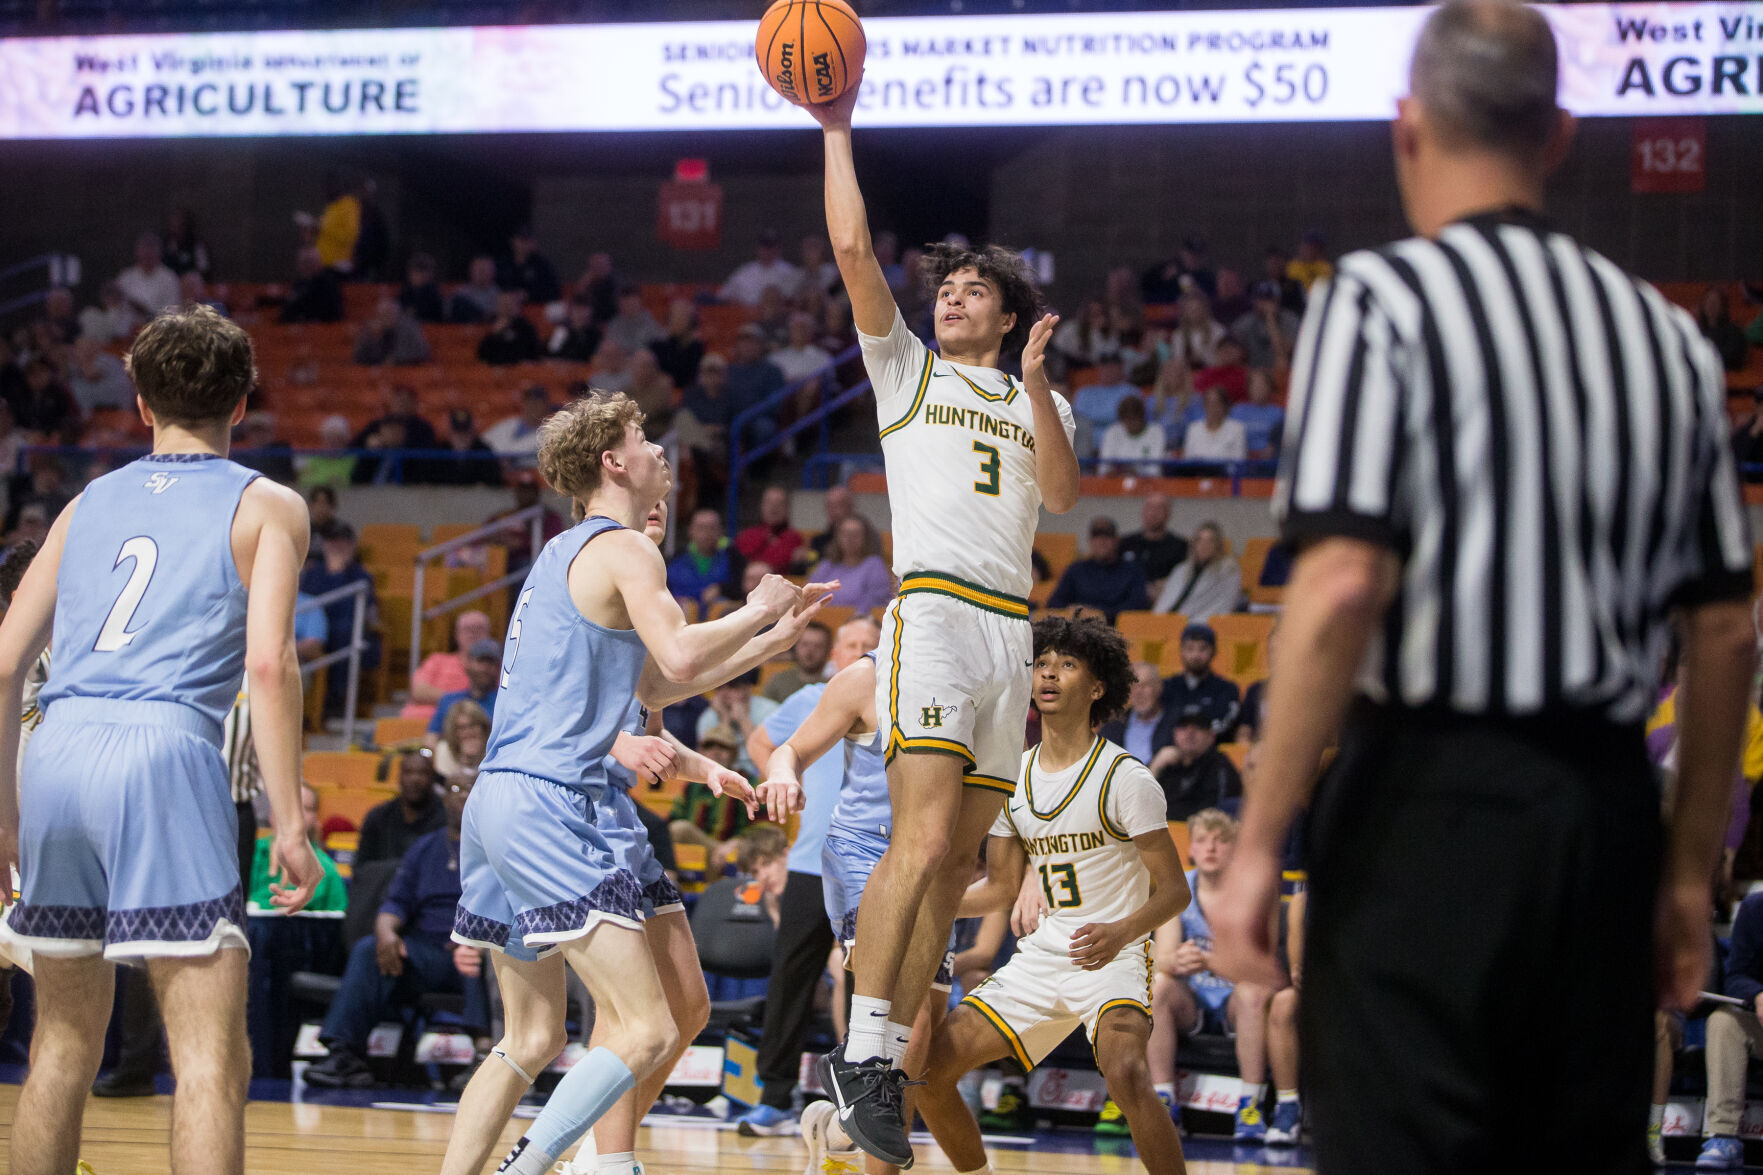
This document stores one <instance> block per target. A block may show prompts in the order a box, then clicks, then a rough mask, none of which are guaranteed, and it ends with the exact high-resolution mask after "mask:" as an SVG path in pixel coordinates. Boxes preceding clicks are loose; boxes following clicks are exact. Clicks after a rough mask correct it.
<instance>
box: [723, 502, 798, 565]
mask: <svg viewBox="0 0 1763 1175" xmlns="http://www.w3.org/2000/svg"><path fill="white" fill-rule="evenodd" d="M803 542H804V540H803V538H802V532H800V531H798V530H797V529H796V528H794V527H793V526H791V525H790V491H789V490H787V489H785V488H784V487H783V486H767V487H766V490H765V492H764V493H763V494H761V495H760V496H759V521H758V522H756V523H754V524H753V525H752V526H749V527H748V528H747V529H746V530H743V531H742V532H741V533H740V534H738V535H736V536H735V549H736V550H737V551H739V552H740V553H741V558H743V559H747V560H749V561H751V560H755V559H756V560H758V561H759V562H761V563H769V564H770V565H771V566H773V567H782V568H785V569H788V567H789V566H790V560H791V558H792V557H793V556H794V555H795V553H796V549H797V548H798V547H800V546H801V545H802V544H803Z"/></svg>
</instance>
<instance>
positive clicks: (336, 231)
mask: <svg viewBox="0 0 1763 1175" xmlns="http://www.w3.org/2000/svg"><path fill="white" fill-rule="evenodd" d="M360 239H361V196H360V194H359V193H358V192H357V191H356V190H355V188H354V187H353V186H352V185H351V184H350V183H349V182H348V181H347V180H345V179H344V178H343V177H342V175H340V174H339V173H337V172H334V171H333V172H327V173H326V175H325V177H324V210H323V211H321V212H320V213H319V215H318V235H317V236H316V237H314V238H313V246H314V247H315V248H316V249H317V250H318V254H319V258H320V260H322V261H323V262H324V266H325V268H326V269H330V270H334V271H336V272H337V273H348V272H349V271H350V270H351V269H352V268H354V265H355V242H356V241H358V240H360Z"/></svg>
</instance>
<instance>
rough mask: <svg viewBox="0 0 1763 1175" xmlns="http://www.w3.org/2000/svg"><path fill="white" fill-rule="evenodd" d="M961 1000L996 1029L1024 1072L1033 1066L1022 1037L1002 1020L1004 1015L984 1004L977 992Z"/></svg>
mask: <svg viewBox="0 0 1763 1175" xmlns="http://www.w3.org/2000/svg"><path fill="white" fill-rule="evenodd" d="M961 1002H962V1003H964V1004H968V1005H971V1006H972V1008H973V1010H974V1011H976V1012H978V1013H979V1014H980V1015H982V1016H984V1017H985V1018H986V1022H987V1023H989V1024H990V1025H991V1026H992V1027H993V1028H996V1029H997V1030H998V1035H999V1036H1001V1037H1003V1038H1004V1043H1005V1044H1007V1045H1009V1046H1010V1052H1011V1054H1012V1055H1013V1056H1015V1058H1016V1063H1017V1064H1018V1065H1021V1066H1022V1068H1023V1070H1024V1072H1026V1071H1028V1070H1030V1069H1033V1068H1034V1067H1035V1063H1034V1062H1033V1061H1031V1060H1029V1059H1028V1050H1027V1049H1025V1048H1023V1047H1022V1039H1021V1038H1020V1037H1018V1036H1017V1035H1016V1032H1015V1030H1014V1029H1012V1028H1011V1027H1010V1025H1009V1024H1007V1023H1005V1022H1004V1017H1002V1016H1000V1015H998V1013H996V1012H994V1011H993V1010H992V1009H991V1008H990V1007H988V1006H986V1003H985V1001H984V1000H982V999H980V998H979V996H978V995H977V994H975V995H970V996H968V997H967V998H965V999H963V1000H962V1001H961Z"/></svg>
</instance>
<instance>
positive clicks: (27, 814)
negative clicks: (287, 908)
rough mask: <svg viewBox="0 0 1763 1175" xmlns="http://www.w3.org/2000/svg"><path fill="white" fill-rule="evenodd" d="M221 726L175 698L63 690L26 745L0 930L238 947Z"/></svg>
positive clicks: (113, 941) (72, 952) (146, 946)
mask: <svg viewBox="0 0 1763 1175" xmlns="http://www.w3.org/2000/svg"><path fill="white" fill-rule="evenodd" d="M219 737H220V730H219V728H218V727H217V726H216V725H215V724H214V723H213V722H212V721H210V720H209V719H208V717H207V716H206V715H204V714H202V713H201V712H199V711H197V710H193V709H191V708H190V707H188V706H182V705H179V704H178V703H176V702H120V701H111V700H109V699H103V698H62V699H60V700H58V701H56V702H55V703H54V704H53V705H51V706H50V707H49V710H48V712H47V714H46V716H45V718H44V721H43V725H42V726H41V727H40V728H39V729H38V730H37V732H36V734H35V735H33V736H32V738H31V741H30V745H29V746H28V747H27V748H26V749H25V756H24V763H23V766H22V770H21V772H20V785H19V865H20V872H21V873H22V874H23V881H24V884H23V887H22V896H21V898H20V901H19V905H18V907H17V909H15V910H14V911H13V913H12V916H11V917H10V918H9V919H7V922H6V925H5V927H4V929H3V930H0V934H3V935H4V936H5V937H6V938H7V939H8V940H11V941H15V942H16V943H17V944H18V945H19V946H23V947H26V948H28V949H29V950H31V951H32V952H34V953H36V954H40V955H45V956H48V957H51V958H69V959H71V958H81V957H84V956H89V955H96V954H99V953H102V954H103V955H104V957H105V958H107V959H140V958H167V957H178V956H196V955H206V954H211V953H213V952H214V951H216V950H218V949H220V948H221V947H238V948H241V949H247V950H248V949H249V946H248V944H247V941H246V938H245V931H244V926H245V900H244V894H243V893H242V892H241V889H240V886H239V816H238V809H237V808H235V807H234V805H233V799H232V792H231V789H230V788H229V786H228V783H227V772H226V764H225V762H224V761H223V760H222V759H221V755H220V745H219Z"/></svg>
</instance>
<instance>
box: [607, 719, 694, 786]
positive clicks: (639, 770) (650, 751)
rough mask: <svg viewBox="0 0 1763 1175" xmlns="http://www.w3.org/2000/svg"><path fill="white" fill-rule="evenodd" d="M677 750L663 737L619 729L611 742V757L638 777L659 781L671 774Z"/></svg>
mask: <svg viewBox="0 0 1763 1175" xmlns="http://www.w3.org/2000/svg"><path fill="white" fill-rule="evenodd" d="M677 755H678V752H677V751H675V750H674V746H673V744H672V743H670V742H668V741H667V740H666V739H664V738H656V737H652V736H649V735H635V734H631V733H630V732H629V731H621V732H620V733H619V736H618V738H616V739H615V740H613V743H612V758H613V760H614V761H615V762H617V763H618V765H619V766H621V767H623V768H624V769H625V770H627V771H633V772H635V773H636V775H637V778H638V779H642V780H646V781H651V782H654V783H660V782H661V781H662V780H664V779H667V778H668V777H669V776H671V775H672V774H673V765H674V760H675V758H676V757H677Z"/></svg>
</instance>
